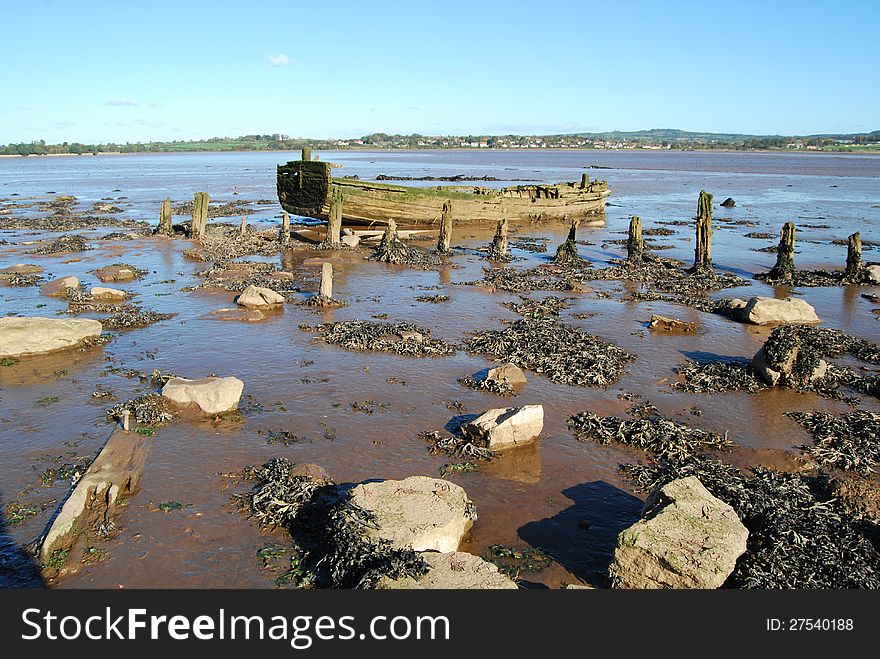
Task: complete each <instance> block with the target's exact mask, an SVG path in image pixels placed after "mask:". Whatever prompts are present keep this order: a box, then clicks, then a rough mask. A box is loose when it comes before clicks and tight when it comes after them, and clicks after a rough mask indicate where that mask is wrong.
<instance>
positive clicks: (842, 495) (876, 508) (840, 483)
mask: <svg viewBox="0 0 880 659" xmlns="http://www.w3.org/2000/svg"><path fill="white" fill-rule="evenodd" d="M830 485H831V494H832V496H833V497H834V498H835V499H837V500H838V501H839V502H840V503H841V505H842V506H843V507H844V508H846V509H847V510H848V511H849V512H850V513H851V514H853V515H855V516H857V517H866V518H868V519H870V520H873V521H875V522H880V483H878V482H877V480H876V479H872V478H864V477H862V476H859V475H855V474H852V473H846V472H844V473H841V474H839V475H837V476H835V477H834V479H833V480H832V481H831V483H830Z"/></svg>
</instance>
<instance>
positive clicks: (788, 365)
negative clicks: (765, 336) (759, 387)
mask: <svg viewBox="0 0 880 659" xmlns="http://www.w3.org/2000/svg"><path fill="white" fill-rule="evenodd" d="M799 354H800V346H799V345H797V344H794V345H792V346H791V347H790V348H789V349H788V350H786V351H784V352H783V354H782V355H781V356H779V357H776V358H770V357H768V356H767V351H766V350H765V349H764V348H763V347H762V348H761V349H760V350H758V352H756V353H755V356H754V357H752V369H753V370H754V371H755V375H757V376H758V377H759V378H760V379H761V380H763V381H764V382H765V383H766V384H769V385H770V386H772V387H775V386H777V385H780V384H783V385H788V386H798V385H804V384H809V383H810V382H814V381H815V380H819V379H821V378H823V377H825V374H826V373H827V372H828V364H827V363H826V362H825V360H823V359H820V360H819V361H818V363H817V364H816V365H815V366H813V367H812V369H811V370H810V372H809V373H797V372H796V371H797V369H796V364H797V361H798V355H799Z"/></svg>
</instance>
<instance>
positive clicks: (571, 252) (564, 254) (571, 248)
mask: <svg viewBox="0 0 880 659" xmlns="http://www.w3.org/2000/svg"><path fill="white" fill-rule="evenodd" d="M578 224H579V222H578V221H577V220H575V221H573V222H572V223H571V227H569V229H568V238H566V239H565V242H564V243H562V244H561V245H560V246H559V249H557V250H556V256H555V257H553V262H554V263H558V264H565V263H572V262H575V261H579V260H580V256H578V250H577V228H578Z"/></svg>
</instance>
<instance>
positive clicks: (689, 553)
mask: <svg viewBox="0 0 880 659" xmlns="http://www.w3.org/2000/svg"><path fill="white" fill-rule="evenodd" d="M748 536H749V532H748V529H746V527H745V526H743V524H742V522H741V521H740V520H739V518H738V517H737V515H736V512H734V510H733V508H731V507H730V506H729V505H727V504H726V503H724V502H723V501H720V500H719V499H716V498H715V497H714V496H712V494H710V493H709V491H708V490H707V489H706V488H705V487H703V484H702V483H701V482H700V481H699V479H698V478H697V477H696V476H689V477H687V478H680V479H678V480H674V481H672V482H670V483H667V484H666V485H664V486H663V487H661V488H660V489H659V490H657V491H655V492H654V493H653V494H652V495H651V496H650V497H648V500H647V501H646V502H645V512H644V519H641V520H639V521H638V522H636V523H635V524H633V525H632V526H631V527H629V528H628V529H626V530H624V531H623V532H621V533H620V535H619V536H618V538H617V548H616V549H615V550H614V559H613V561H612V563H611V566H610V567H609V568H608V573H609V576H610V577H611V583H612V586H613V587H615V588H718V587H719V586H721V585H722V584H723V583H724V581H725V580H726V579H727V577H728V576H730V574H731V572H733V569H734V567H735V565H736V559H737V558H739V557H740V556H741V555H742V554H743V553H744V552H745V550H746V540H747V539H748Z"/></svg>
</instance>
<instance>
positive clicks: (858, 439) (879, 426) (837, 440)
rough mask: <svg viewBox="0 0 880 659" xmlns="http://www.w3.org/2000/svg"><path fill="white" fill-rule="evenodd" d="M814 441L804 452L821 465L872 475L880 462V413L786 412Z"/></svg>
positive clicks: (862, 411) (803, 447)
mask: <svg viewBox="0 0 880 659" xmlns="http://www.w3.org/2000/svg"><path fill="white" fill-rule="evenodd" d="M785 416H787V417H791V418H792V419H794V420H795V421H797V422H798V423H799V424H800V425H801V426H803V427H804V429H805V430H807V431H808V432H809V433H810V434H811V435H812V436H813V440H814V442H815V443H814V445H813V446H802V447H801V448H802V449H803V451H804V452H805V453H806V454H807V455H809V456H810V457H812V458H813V459H814V460H816V462H818V463H819V464H821V465H826V466H831V467H838V468H839V469H844V470H847V471H855V472H858V473H860V474H862V475H865V476H867V475H869V474H870V473H872V472H874V471H875V467H876V466H877V463H878V462H880V414H877V413H875V412H869V411H867V410H856V411H854V412H849V413H847V414H829V413H827V412H786V413H785Z"/></svg>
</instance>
